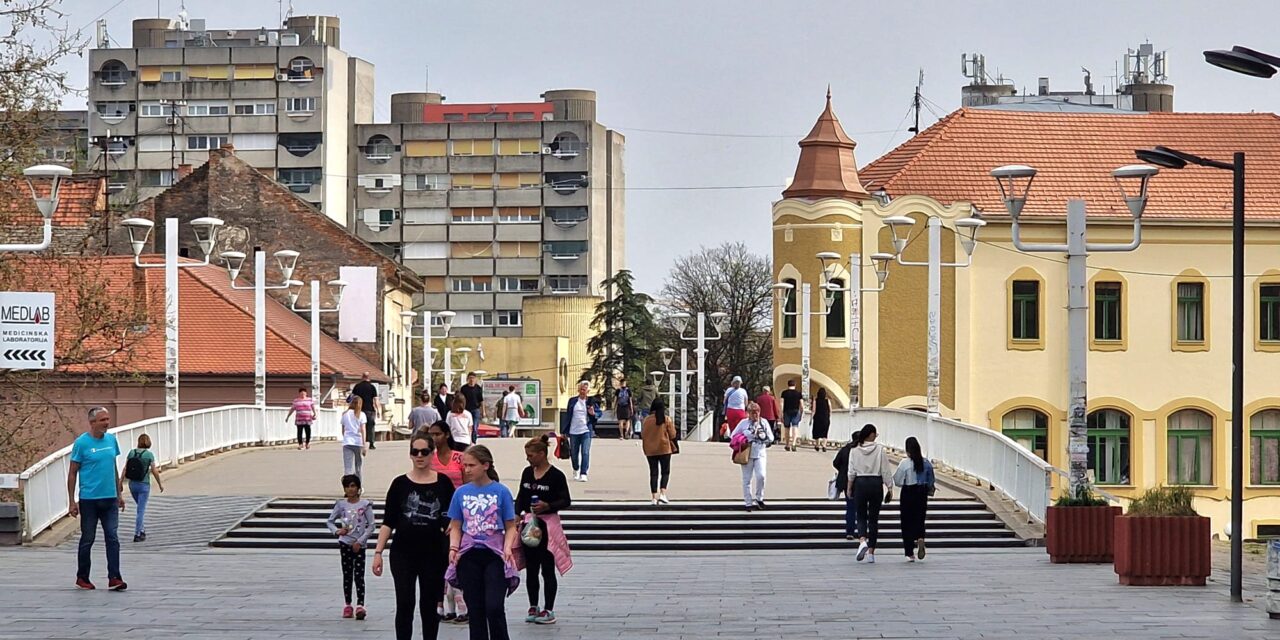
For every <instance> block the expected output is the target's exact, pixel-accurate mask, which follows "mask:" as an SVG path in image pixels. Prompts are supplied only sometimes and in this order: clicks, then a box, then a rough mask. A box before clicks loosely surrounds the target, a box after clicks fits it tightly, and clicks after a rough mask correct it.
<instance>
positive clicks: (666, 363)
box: [658, 347, 693, 438]
mask: <svg viewBox="0 0 1280 640" xmlns="http://www.w3.org/2000/svg"><path fill="white" fill-rule="evenodd" d="M658 354H659V355H661V356H662V366H663V367H666V370H667V371H666V372H667V373H670V374H671V378H670V383H669V385H668V387H669V389H670V391H669V394H670V398H671V399H670V400H669V401H668V402H667V411H668V413H669V414H670V415H672V416H675V415H679V416H680V437H681V438H683V437H684V436H685V435H686V433H685V432H686V431H688V428H689V423H688V420H687V418H688V409H689V391H688V387H689V375H690V374H691V373H693V372H692V371H691V370H690V369H689V368H688V363H689V348H688V347H681V348H680V366H678V367H672V366H671V361H672V359H673V358H674V356H675V354H676V350H675V349H672V348H671V347H663V348H661V349H658ZM658 373H661V372H658ZM677 376H679V378H677ZM677 379H678V380H679V385H677V383H676V380H677ZM677 386H679V394H677V392H676V388H677Z"/></svg>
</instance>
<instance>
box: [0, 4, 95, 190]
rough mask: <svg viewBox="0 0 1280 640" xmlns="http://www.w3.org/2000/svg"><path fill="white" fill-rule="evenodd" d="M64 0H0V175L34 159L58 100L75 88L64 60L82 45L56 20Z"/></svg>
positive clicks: (53, 115) (60, 14) (78, 39)
mask: <svg viewBox="0 0 1280 640" xmlns="http://www.w3.org/2000/svg"><path fill="white" fill-rule="evenodd" d="M61 5H62V0H0V174H5V175H14V174H16V173H18V172H20V171H21V170H22V168H23V167H26V166H28V165H30V164H33V163H34V162H35V161H36V160H38V159H39V158H38V156H39V152H40V148H39V145H38V144H37V143H38V142H39V141H40V140H42V139H44V138H45V137H46V136H48V135H49V130H48V125H49V124H50V123H51V122H52V121H53V119H54V118H55V117H56V116H57V109H58V105H59V104H60V103H61V101H62V98H63V97H64V96H66V95H67V94H69V93H72V92H73V89H72V87H71V86H69V85H68V84H67V73H66V71H63V70H61V69H59V66H58V65H59V64H61V62H62V59H63V58H65V57H67V56H69V55H71V54H78V53H80V52H81V51H82V50H83V49H84V42H83V41H82V40H81V38H80V34H79V33H72V32H71V31H69V30H68V29H67V27H66V25H65V24H58V23H57V22H58V21H60V20H61V19H63V18H64V17H65V16H64V14H63V13H62V12H61V11H59V7H60V6H61Z"/></svg>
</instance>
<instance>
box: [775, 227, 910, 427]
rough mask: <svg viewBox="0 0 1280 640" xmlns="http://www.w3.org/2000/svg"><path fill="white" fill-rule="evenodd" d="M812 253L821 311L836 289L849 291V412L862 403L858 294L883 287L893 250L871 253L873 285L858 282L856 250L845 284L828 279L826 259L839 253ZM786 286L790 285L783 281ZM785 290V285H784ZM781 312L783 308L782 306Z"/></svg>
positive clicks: (827, 308)
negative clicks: (818, 264) (819, 280)
mask: <svg viewBox="0 0 1280 640" xmlns="http://www.w3.org/2000/svg"><path fill="white" fill-rule="evenodd" d="M815 257H817V258H818V261H819V262H821V263H822V289H823V291H824V294H823V296H822V300H823V305H822V309H823V311H822V313H823V314H828V313H830V312H831V308H830V307H831V304H832V303H833V302H834V301H835V294H836V293H848V294H849V413H850V415H852V414H853V412H854V411H856V410H857V409H858V408H859V407H861V406H862V295H861V294H864V293H879V292H880V291H884V282H885V280H887V279H889V263H890V262H892V261H893V260H894V258H896V257H897V254H893V253H873V254H871V266H872V267H874V268H875V271H876V286H874V287H866V288H864V287H863V286H862V267H863V264H862V256H861V255H859V254H857V253H851V254H849V264H848V265H847V267H848V271H849V282H848V283H847V284H846V285H845V286H840V285H837V284H834V283H833V282H832V281H831V272H830V271H828V265H827V263H829V262H831V263H833V266H834V262H835V261H836V260H839V259H840V254H838V253H836V252H834V251H822V252H819V253H818V254H817V255H816V256H815ZM787 286H788V287H790V286H791V285H787ZM788 290H789V289H788ZM783 311H784V312H785V308H784V309H783Z"/></svg>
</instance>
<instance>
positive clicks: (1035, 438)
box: [1000, 409, 1049, 460]
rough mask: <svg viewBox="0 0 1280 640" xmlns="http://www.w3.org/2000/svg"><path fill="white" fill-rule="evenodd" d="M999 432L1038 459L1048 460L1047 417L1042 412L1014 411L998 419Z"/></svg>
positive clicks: (1031, 410) (1033, 410)
mask: <svg viewBox="0 0 1280 640" xmlns="http://www.w3.org/2000/svg"><path fill="white" fill-rule="evenodd" d="M1000 431H1001V432H1002V433H1004V435H1006V436H1008V437H1009V438H1010V439H1012V440H1013V441H1014V442H1017V443H1018V444H1020V445H1022V446H1023V447H1025V448H1026V449H1027V450H1028V451H1030V452H1032V453H1034V454H1036V455H1037V456H1040V459H1042V460H1048V459H1049V416H1047V415H1045V414H1044V412H1043V411H1038V410H1036V409H1014V410H1013V411H1010V412H1009V413H1006V414H1004V416H1002V417H1001V418H1000Z"/></svg>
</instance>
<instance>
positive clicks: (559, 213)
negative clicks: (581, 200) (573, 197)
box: [547, 207, 587, 227]
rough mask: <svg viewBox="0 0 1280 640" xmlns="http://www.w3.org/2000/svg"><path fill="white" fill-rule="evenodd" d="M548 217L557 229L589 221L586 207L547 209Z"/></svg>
mask: <svg viewBox="0 0 1280 640" xmlns="http://www.w3.org/2000/svg"><path fill="white" fill-rule="evenodd" d="M547 217H548V218H551V221H552V222H554V223H556V226H557V227H572V226H574V225H577V224H578V223H579V222H584V221H586V219H587V208H586V207H547Z"/></svg>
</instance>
